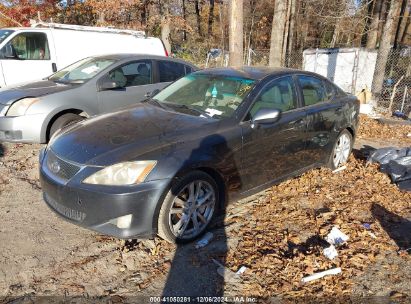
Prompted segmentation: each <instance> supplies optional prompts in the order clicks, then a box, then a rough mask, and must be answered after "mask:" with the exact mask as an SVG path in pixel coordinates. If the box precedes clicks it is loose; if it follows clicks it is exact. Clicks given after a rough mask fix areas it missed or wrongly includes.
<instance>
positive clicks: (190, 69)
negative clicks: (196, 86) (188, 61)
mask: <svg viewBox="0 0 411 304" xmlns="http://www.w3.org/2000/svg"><path fill="white" fill-rule="evenodd" d="M185 69H186V75H188V74H191V73H192V72H193V69H192V68H191V67H189V66H188V65H185Z"/></svg>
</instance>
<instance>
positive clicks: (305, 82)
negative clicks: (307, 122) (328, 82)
mask: <svg viewBox="0 0 411 304" xmlns="http://www.w3.org/2000/svg"><path fill="white" fill-rule="evenodd" d="M298 82H299V84H300V88H301V90H302V93H303V97H304V105H305V106H311V105H314V104H316V103H319V102H323V101H327V94H326V91H325V88H324V84H323V82H322V80H320V79H318V78H315V77H311V76H298Z"/></svg>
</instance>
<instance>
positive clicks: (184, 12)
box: [183, 0, 187, 41]
mask: <svg viewBox="0 0 411 304" xmlns="http://www.w3.org/2000/svg"><path fill="white" fill-rule="evenodd" d="M183 19H184V22H187V20H186V1H185V0H183ZM186 40H187V31H186V30H183V41H186Z"/></svg>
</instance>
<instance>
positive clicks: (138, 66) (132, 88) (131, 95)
mask: <svg viewBox="0 0 411 304" xmlns="http://www.w3.org/2000/svg"><path fill="white" fill-rule="evenodd" d="M107 78H109V79H110V80H113V81H115V82H117V83H118V84H119V85H120V86H121V87H120V88H116V89H112V90H105V91H100V92H98V93H97V96H98V100H99V103H100V107H101V111H102V112H110V111H112V110H115V109H118V108H121V107H125V106H128V105H132V104H135V103H137V102H141V101H143V100H145V99H147V96H149V95H150V94H151V92H152V91H153V90H155V89H156V88H157V87H158V86H157V84H154V83H153V63H152V61H151V60H136V61H132V62H128V63H125V64H123V65H121V66H119V67H116V68H114V69H113V70H111V71H110V72H108V73H107V74H106V75H104V76H102V77H101V78H100V79H99V81H104V80H105V79H107Z"/></svg>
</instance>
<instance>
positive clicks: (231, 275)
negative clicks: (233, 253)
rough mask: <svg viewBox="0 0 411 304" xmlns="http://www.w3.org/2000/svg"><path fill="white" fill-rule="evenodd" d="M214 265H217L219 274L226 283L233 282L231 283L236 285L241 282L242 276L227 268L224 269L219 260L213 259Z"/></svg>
mask: <svg viewBox="0 0 411 304" xmlns="http://www.w3.org/2000/svg"><path fill="white" fill-rule="evenodd" d="M213 262H214V264H216V265H217V266H218V267H217V273H218V274H219V275H220V276H222V277H223V278H224V282H226V283H227V282H231V283H236V282H239V279H240V275H239V274H237V273H235V272H233V271H231V270H230V269H228V268H227V267H224V265H222V264H221V263H220V262H218V261H217V260H215V259H213Z"/></svg>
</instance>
